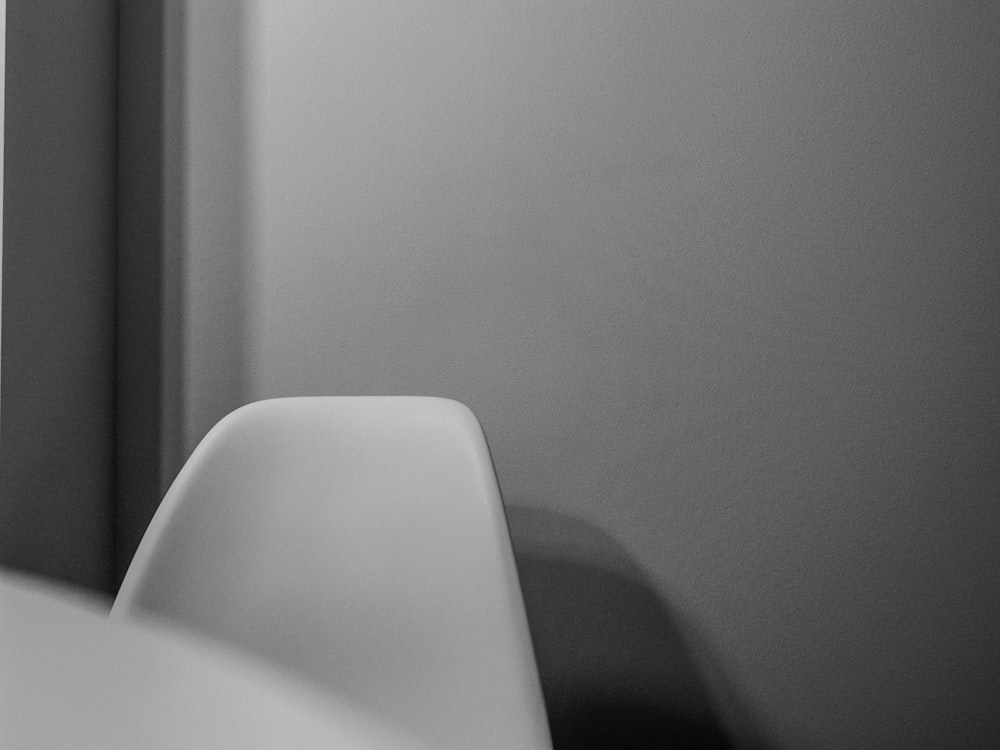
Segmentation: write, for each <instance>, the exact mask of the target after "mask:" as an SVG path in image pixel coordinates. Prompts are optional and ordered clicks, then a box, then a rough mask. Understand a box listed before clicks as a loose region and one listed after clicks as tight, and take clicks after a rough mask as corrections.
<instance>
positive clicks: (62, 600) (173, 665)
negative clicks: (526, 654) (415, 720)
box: [0, 574, 417, 750]
mask: <svg viewBox="0 0 1000 750" xmlns="http://www.w3.org/2000/svg"><path fill="white" fill-rule="evenodd" d="M0 746H2V747H4V748H68V747H73V748H80V749H84V748H101V749H102V750H115V749H116V748H146V749H147V750H155V749H156V748H196V747H197V748H201V747H204V748H213V749H220V748H240V749H241V750H243V749H246V748H286V747H287V748H292V747H294V748H320V747H322V748H327V749H329V748H351V749H352V750H381V749H383V748H384V749H388V748H393V749H394V750H404V749H405V748H414V749H415V748H417V745H416V744H415V743H413V742H412V741H409V740H404V739H403V738H401V737H400V736H399V735H396V734H393V733H392V732H391V731H389V730H388V729H386V728H384V727H382V726H380V725H379V724H377V723H376V722H375V721H373V720H370V719H368V718H367V717H365V716H364V715H362V714H361V713H360V712H358V711H356V710H354V709H352V708H350V707H349V706H347V705H343V704H337V703H334V702H331V701H330V700H329V698H324V699H322V700H320V699H319V698H318V697H316V696H314V695H312V694H310V693H309V692H308V691H307V690H305V689H303V688H301V687H300V686H298V685H297V684H294V683H292V682H290V681H289V680H288V679H287V678H285V677H284V676H282V675H281V674H276V673H271V672H269V671H267V670H265V669H263V668H261V667H259V666H258V665H256V664H250V663H245V662H243V661H240V660H239V659H237V658H236V657H235V656H234V655H233V654H230V653H228V652H221V651H216V650H215V649H213V648H211V647H209V646H207V645H205V644H203V643H201V642H198V641H196V640H192V639H189V638H184V637H181V636H179V635H177V634H174V633H172V632H166V631H164V630H162V629H160V628H157V627H154V626H152V625H149V624H142V623H140V624H136V623H135V622H116V621H111V620H109V619H108V618H107V614H106V612H104V611H102V610H101V609H100V608H99V607H97V606H94V605H92V604H88V603H87V602H86V601H84V600H83V599H80V598H76V599H74V598H73V597H71V596H68V595H67V592H61V591H59V590H58V589H55V588H53V587H51V586H48V585H46V584H42V583H39V582H36V581H32V580H31V579H27V578H21V577H15V576H11V575H9V574H3V575H0Z"/></svg>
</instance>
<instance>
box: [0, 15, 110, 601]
mask: <svg viewBox="0 0 1000 750" xmlns="http://www.w3.org/2000/svg"><path fill="white" fill-rule="evenodd" d="M117 29H118V3H117V2H114V0H89V2H86V3H66V2H59V0H8V2H7V58H6V123H5V139H6V143H5V146H6V151H5V165H4V247H3V328H2V351H0V366H2V373H0V388H2V393H0V405H2V409H3V417H2V429H0V563H2V564H4V565H9V566H12V567H16V568H21V569H25V570H30V571H34V572H37V573H40V574H44V575H48V576H52V577H55V578H60V579H64V580H67V581H72V582H76V583H79V584H83V585H86V586H91V587H94V588H100V589H108V588H110V586H111V585H112V581H113V554H114V551H113V542H112V533H111V530H112V521H111V518H112V513H113V505H114V458H115V437H114V411H115V403H114V379H115V329H114V317H115V238H116V232H117V228H116V167H115V164H116V149H117V132H116V109H117V105H116V88H117V33H118V31H117Z"/></svg>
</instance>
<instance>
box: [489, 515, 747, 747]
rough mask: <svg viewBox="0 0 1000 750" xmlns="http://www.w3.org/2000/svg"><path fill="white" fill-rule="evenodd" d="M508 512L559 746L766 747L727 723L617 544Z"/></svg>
mask: <svg viewBox="0 0 1000 750" xmlns="http://www.w3.org/2000/svg"><path fill="white" fill-rule="evenodd" d="M507 517H508V523H509V526H510V531H511V539H512V543H513V547H514V557H515V560H516V563H517V568H518V574H519V576H520V580H521V589H522V591H523V594H524V602H525V607H526V609H527V613H528V622H529V626H530V628H531V636H532V640H533V643H534V647H535V656H536V659H537V661H538V669H539V675H540V678H541V682H542V690H543V692H544V694H545V702H546V707H547V711H548V716H549V724H550V728H551V730H552V739H553V744H554V746H555V749H556V750H598V749H602V750H603V749H604V748H619V749H620V748H635V749H636V750H642V749H644V748H720V749H721V748H738V747H752V748H761V747H763V746H764V743H763V742H762V740H761V739H760V737H759V732H757V731H756V729H755V728H753V727H751V726H750V725H749V724H748V723H747V722H746V721H743V720H741V722H740V723H741V725H742V726H739V727H731V726H725V725H724V721H723V719H722V717H721V716H720V713H719V711H718V708H717V706H718V701H719V697H718V696H717V695H712V694H711V693H710V692H709V689H708V687H707V685H706V683H705V681H704V680H703V678H702V675H701V673H700V671H699V669H698V667H697V665H696V663H695V660H694V659H693V657H692V646H693V645H696V644H694V643H693V642H692V640H691V638H690V637H685V631H686V628H685V627H683V626H682V625H681V623H680V621H679V619H678V618H677V617H676V616H675V615H674V614H672V613H671V611H670V610H669V609H668V607H667V605H666V604H665V603H664V602H663V601H662V600H661V598H660V597H659V596H658V595H657V593H656V591H655V590H654V588H653V587H652V585H651V584H650V583H649V581H648V580H647V578H646V576H645V575H644V573H643V571H642V570H641V569H640V568H639V567H638V565H637V564H636V563H635V562H634V561H633V560H632V559H631V558H630V557H629V556H628V554H627V553H626V552H625V550H624V549H623V548H622V547H621V545H619V544H618V543H617V542H615V541H614V540H613V539H612V538H611V537H610V536H608V535H607V534H605V533H604V532H602V531H600V530H598V529H596V528H594V527H593V526H590V525H589V524H587V523H584V522H583V521H580V520H577V519H575V518H571V517H569V516H565V515H562V514H559V513H555V512H552V511H545V510H539V509H534V508H527V507H523V506H517V505H513V506H511V505H508V506H507ZM697 645H699V646H701V644H697ZM701 651H702V649H701V648H699V657H700V658H701V659H702V660H704V654H702V653H701ZM713 687H714V688H715V689H716V691H717V690H718V686H717V685H713ZM725 702H726V703H727V704H729V708H730V709H731V708H732V705H733V701H732V697H731V696H728V697H726V699H725Z"/></svg>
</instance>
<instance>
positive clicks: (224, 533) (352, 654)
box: [113, 397, 551, 750]
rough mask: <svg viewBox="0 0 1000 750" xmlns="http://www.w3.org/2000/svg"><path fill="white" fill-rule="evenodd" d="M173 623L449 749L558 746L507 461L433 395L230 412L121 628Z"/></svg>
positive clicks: (136, 567)
mask: <svg viewBox="0 0 1000 750" xmlns="http://www.w3.org/2000/svg"><path fill="white" fill-rule="evenodd" d="M134 612H150V613H157V614H160V615H164V616H168V617H170V618H173V619H175V620H177V621H180V622H182V623H184V624H186V625H188V626H190V627H192V628H196V629H197V630H199V631H202V632H204V633H207V634H209V635H211V636H214V637H216V638H220V639H223V640H225V641H227V642H231V643H234V644H236V645H239V646H241V647H243V648H245V649H248V650H250V651H252V652H254V653H257V654H260V655H263V656H265V657H267V658H269V659H271V660H273V661H275V662H277V663H279V664H281V665H283V666H285V667H287V668H290V669H292V670H294V671H295V673H297V674H298V675H299V676H301V677H304V678H306V679H308V680H310V681H312V682H313V683H314V684H315V685H317V686H320V687H322V688H324V689H328V690H330V691H331V692H333V693H334V694H335V695H337V696H341V697H344V698H346V699H348V700H349V701H351V702H354V703H356V704H358V705H360V706H363V707H364V708H365V709H367V710H371V711H372V712H374V713H375V714H376V715H379V716H380V717H382V719H384V720H385V721H386V722H388V723H390V724H394V725H396V726H398V727H399V728H400V729H402V730H404V731H406V732H408V733H412V734H414V735H416V736H417V737H420V738H421V739H423V740H424V741H427V742H428V743H429V744H431V745H432V746H435V747H439V748H455V749H456V750H458V749H459V748H461V749H462V750H468V749H470V748H477V750H486V749H487V748H505V749H507V750H512V749H516V750H532V749H534V748H538V749H543V748H549V747H551V743H550V740H549V736H548V728H547V724H546V719H545V713H544V705H543V702H542V697H541V690H540V687H539V683H538V675H537V669H536V666H535V661H534V655H533V652H532V648H531V641H530V636H529V634H528V629H527V622H526V619H525V614H524V606H523V603H522V600H521V592H520V587H519V584H518V579H517V572H516V569H515V567H514V562H513V557H512V553H511V549H510V539H509V536H508V532H507V526H506V522H505V518H504V515H503V508H502V505H501V501H500V494H499V489H498V487H497V482H496V476H495V474H494V471H493V464H492V461H491V459H490V456H489V452H488V450H487V447H486V442H485V440H484V438H483V435H482V430H481V429H480V427H479V423H478V422H477V421H476V418H475V416H474V415H473V414H472V413H471V412H470V411H469V410H468V409H467V408H466V407H464V406H462V405H461V404H459V403H457V402H454V401H448V400H445V399H435V398H408V397H386V398H372V397H364V398H346V397H345V398H293V399H276V400H272V401H262V402H258V403H255V404H251V405H249V406H245V407H243V408H241V409H238V410H237V411H235V412H233V413H232V414H230V415H229V416H227V417H226V418H225V419H223V420H222V421H221V422H219V424H218V425H216V427H215V428H213V429H212V431H211V432H210V433H209V434H208V435H207V436H206V437H205V439H204V440H203V441H202V442H201V444H200V445H199V446H198V448H197V449H196V450H195V451H194V453H193V454H192V456H191V458H190V459H189V460H188V462H187V464H186V465H185V466H184V468H183V469H182V471H181V472H180V474H179V475H178V477H177V479H176V481H175V482H174V484H173V486H172V487H171V488H170V491H169V492H168V493H167V496H166V498H165V499H164V500H163V503H162V504H161V506H160V508H159V509H158V511H157V513H156V515H155V517H154V518H153V521H152V522H151V524H150V526H149V529H148V530H147V532H146V535H145V537H144V538H143V541H142V543H141V545H140V547H139V550H138V552H137V553H136V556H135V558H134V560H133V562H132V565H131V567H130V568H129V571H128V574H127V575H126V577H125V580H124V582H123V584H122V587H121V590H120V592H119V594H118V597H117V600H116V602H115V605H114V608H113V615H118V616H121V615H128V614H130V613H134Z"/></svg>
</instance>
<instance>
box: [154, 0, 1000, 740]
mask: <svg viewBox="0 0 1000 750" xmlns="http://www.w3.org/2000/svg"><path fill="white" fill-rule="evenodd" d="M189 14H190V17H189V19H188V26H187V27H186V28H187V31H186V35H187V36H186V43H187V45H188V49H187V52H186V58H185V59H186V65H187V68H186V80H187V81H189V82H191V84H190V89H189V90H188V92H187V94H186V96H187V99H186V106H187V110H186V115H185V116H186V118H187V119H186V120H185V128H186V131H185V132H186V136H185V137H186V139H187V140H186V144H187V149H186V151H185V152H184V154H185V159H186V161H185V162H184V169H185V170H186V172H185V177H184V181H183V182H182V193H183V195H182V198H183V200H184V201H185V207H186V208H185V212H186V213H185V217H186V218H185V225H184V226H185V231H184V233H183V236H182V237H181V238H180V239H179V244H178V250H179V252H180V253H181V256H180V257H181V258H182V262H183V273H182V274H181V275H180V276H179V278H180V285H181V290H182V294H180V296H179V297H178V299H180V301H181V308H180V312H181V313H182V320H183V326H184V334H183V336H182V337H180V338H179V339H178V341H179V344H178V346H179V348H178V349H177V351H174V352H173V353H172V354H171V356H173V357H174V358H175V361H176V362H178V363H179V364H178V367H180V368H181V371H182V376H181V377H180V381H181V391H180V392H181V394H182V397H183V399H182V405H181V409H182V411H183V414H182V417H181V422H182V424H181V425H180V426H179V427H178V431H179V432H178V434H180V435H182V436H183V451H182V452H186V451H189V450H190V449H191V448H192V447H193V445H194V444H195V443H196V441H197V440H198V438H200V436H201V435H202V434H204V432H205V431H207V429H208V428H209V427H210V426H211V424H212V423H214V421H215V420H216V419H218V418H219V417H220V416H222V414H224V413H225V412H226V411H228V410H229V409H231V408H232V407H234V406H237V405H238V404H239V403H242V402H244V401H250V400H255V399H258V398H265V397H272V396H282V395H294V394H316V395H321V394H344V395H350V394H375V393H380V394H425V395H441V396H449V397H452V398H457V399H459V400H462V401H464V402H465V403H467V404H468V405H469V406H470V407H472V409H473V410H474V411H475V412H476V413H477V415H478V416H479V417H480V419H481V420H482V422H483V425H484V428H485V431H486V433H487V436H488V438H489V440H490V444H491V448H492V450H493V454H494V458H495V461H496V465H497V471H498V475H499V479H500V483H501V486H502V488H503V489H504V492H505V498H506V500H507V501H508V502H510V503H515V504H520V505H525V506H531V507H536V508H544V509H549V510H553V511H558V512H561V513H565V514H567V515H569V516H572V517H576V518H579V519H582V520H584V521H586V522H587V523H589V524H592V525H593V526H594V527H596V528H599V529H601V530H603V531H604V532H606V533H607V534H609V535H610V536H611V537H612V538H614V539H615V540H617V541H618V542H619V543H620V544H621V545H622V546H623V547H624V548H625V549H627V550H628V552H629V553H630V554H631V555H632V556H633V557H634V558H635V560H636V561H637V562H638V563H639V565H640V566H641V567H642V568H643V569H644V570H645V571H646V572H647V573H648V574H649V575H650V576H651V577H652V579H653V580H654V581H655V582H656V584H657V587H658V591H659V593H660V595H661V596H662V598H663V599H664V600H665V601H667V602H669V603H670V604H671V606H673V607H676V608H677V609H679V610H680V611H683V612H684V613H685V614H686V615H687V616H688V617H689V618H691V619H692V620H693V621H694V622H696V623H698V624H699V627H700V629H701V630H702V632H703V635H704V637H705V641H706V642H707V643H709V644H711V649H712V651H713V653H712V655H711V656H709V655H708V654H704V655H703V656H704V657H705V658H706V659H710V660H711V661H713V663H714V665H715V667H716V668H717V669H718V670H719V671H721V672H723V673H725V674H727V675H729V677H730V679H732V680H733V681H734V682H735V683H736V684H738V685H740V686H742V688H743V690H744V691H745V693H746V694H747V696H748V700H749V701H750V703H751V704H752V705H753V706H754V707H755V708H756V710H758V711H759V712H760V713H761V715H762V716H763V717H764V719H765V723H766V725H767V726H768V727H770V728H771V732H772V734H773V739H774V740H775V743H776V744H778V745H779V746H784V747H789V748H792V747H801V746H803V745H807V746H817V747H830V748H836V747H862V746H867V747H899V748H904V747H934V746H946V745H954V744H957V745H974V744H976V743H977V742H978V743H980V744H981V743H982V742H983V740H984V738H987V737H992V736H995V734H996V733H997V731H1000V725H998V724H997V723H996V722H997V717H996V716H995V715H994V714H995V711H994V708H995V706H996V705H997V703H998V702H1000V681H998V677H997V675H998V674H1000V646H998V642H997V638H996V635H995V632H994V631H995V621H996V615H997V607H996V594H995V592H996V590H997V588H998V585H1000V549H998V545H997V544H996V538H997V535H998V532H1000V509H998V508H997V498H998V496H1000V468H998V465H997V455H1000V437H998V429H997V424H998V421H1000V400H998V395H997V388H996V386H997V373H998V345H997V336H996V328H997V326H998V324H1000V308H998V298H1000V294H998V292H1000V282H998V277H1000V257H998V246H1000V219H998V212H997V211H996V207H997V205H998V198H1000V157H998V154H1000V149H998V148H997V147H998V145H1000V144H998V140H997V136H996V128H995V122H996V117H997V115H998V113H1000V92H998V87H997V83H996V79H997V76H996V75H995V74H996V71H997V70H998V66H1000V42H998V39H997V35H996V33H995V29H996V28H998V23H1000V16H998V13H997V11H996V10H995V9H994V7H993V6H992V5H987V4H980V3H961V4H945V3H939V2H914V3H905V4H904V3H890V2H876V3H869V2H864V3H863V2H846V3H836V4H829V3H819V2H779V3H762V2H740V3H737V2H728V3H727V2H719V3H694V2H676V3H675V2H671V3H663V2H627V3H619V2H597V1H588V2H569V1H568V0H567V1H565V2H552V3H544V4H539V3H532V2H521V1H515V2H507V3H467V2H447V1H445V0H436V1H434V2H424V3H406V4H401V3H393V2H371V1H370V0H366V1H365V2H362V1H361V0H356V1H355V0H347V1H345V2H337V3H326V2H320V1H319V0H289V1H286V2H256V3H236V2H229V3H218V4H208V3H200V4H199V3H192V4H191V5H190V6H189ZM233 34H235V35H236V36H235V37H233V36H232V35H233ZM220 39H221V40H222V41H221V42H220ZM213 144H214V145H213Z"/></svg>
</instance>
